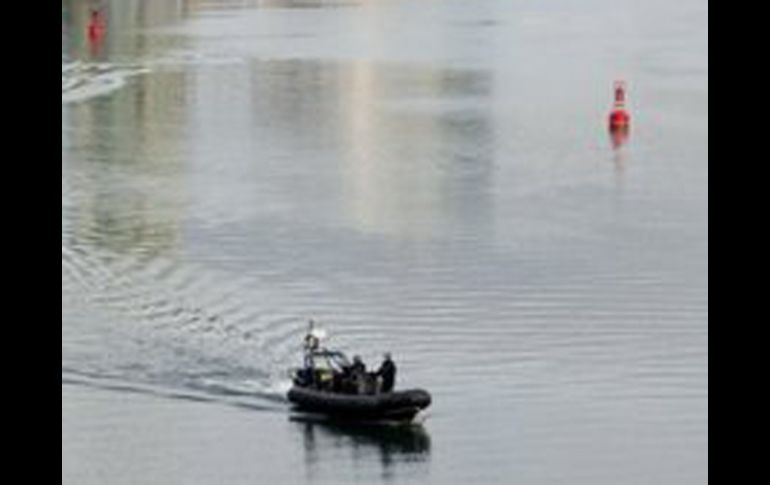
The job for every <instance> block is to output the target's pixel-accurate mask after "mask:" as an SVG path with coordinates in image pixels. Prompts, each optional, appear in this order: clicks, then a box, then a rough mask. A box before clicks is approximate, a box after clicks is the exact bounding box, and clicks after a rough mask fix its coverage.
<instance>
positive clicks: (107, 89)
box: [61, 62, 148, 105]
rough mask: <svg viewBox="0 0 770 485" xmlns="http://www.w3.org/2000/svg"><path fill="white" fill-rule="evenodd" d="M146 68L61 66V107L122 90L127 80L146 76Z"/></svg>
mask: <svg viewBox="0 0 770 485" xmlns="http://www.w3.org/2000/svg"><path fill="white" fill-rule="evenodd" d="M147 72H148V71H147V69H146V68H142V67H138V66H117V65H113V64H88V63H83V62H72V63H67V64H62V68H61V101H62V105H65V104H74V103H81V102H84V101H88V100H91V99H94V98H98V97H102V96H107V95H110V94H113V93H114V92H116V91H119V90H120V89H122V88H124V87H125V86H126V84H127V83H128V80H129V79H131V78H133V77H136V76H140V75H143V74H146V73H147Z"/></svg>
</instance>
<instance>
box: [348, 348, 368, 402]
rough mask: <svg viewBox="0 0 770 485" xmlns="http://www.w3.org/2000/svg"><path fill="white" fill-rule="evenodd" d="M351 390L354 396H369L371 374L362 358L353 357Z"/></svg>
mask: <svg viewBox="0 0 770 485" xmlns="http://www.w3.org/2000/svg"><path fill="white" fill-rule="evenodd" d="M349 376H350V383H351V390H352V391H353V392H352V393H353V394H358V395H364V394H367V392H366V391H367V387H368V386H367V382H368V381H369V373H368V372H367V370H366V364H365V363H364V361H363V359H362V358H361V357H360V356H358V355H357V356H355V357H353V365H352V366H350V369H349Z"/></svg>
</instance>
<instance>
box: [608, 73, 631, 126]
mask: <svg viewBox="0 0 770 485" xmlns="http://www.w3.org/2000/svg"><path fill="white" fill-rule="evenodd" d="M630 128H631V115H630V114H629V112H628V110H627V109H626V83H625V82H623V81H618V82H616V83H615V104H614V106H613V108H612V112H611V113H610V130H611V131H614V130H628V129H630Z"/></svg>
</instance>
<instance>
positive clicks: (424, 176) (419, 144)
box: [62, 0, 708, 485]
mask: <svg viewBox="0 0 770 485" xmlns="http://www.w3.org/2000/svg"><path fill="white" fill-rule="evenodd" d="M95 8H96V9H99V11H100V12H101V13H100V14H99V15H98V16H97V17H96V18H92V17H91V11H92V10H93V9H95ZM619 78H623V79H625V80H627V81H628V83H629V97H630V109H631V110H632V112H633V115H634V126H633V132H632V134H631V138H630V139H629V140H628V142H627V144H626V145H625V146H623V147H621V148H615V147H613V145H612V143H611V140H610V139H609V137H608V134H607V132H606V129H605V120H606V115H607V113H608V111H609V108H610V103H611V100H612V83H613V81H614V80H616V79H619ZM310 318H315V319H317V320H319V321H321V322H323V325H324V327H325V328H326V329H327V330H329V331H330V333H331V336H332V337H331V340H330V344H332V345H334V346H336V347H340V348H342V349H344V350H347V351H349V352H351V353H360V354H362V355H363V356H364V357H365V359H366V360H367V361H368V362H369V363H371V364H376V363H377V362H378V359H379V358H380V355H381V354H382V352H383V351H392V352H393V353H394V354H395V358H396V360H397V361H398V363H399V365H400V368H401V375H400V384H401V385H402V386H405V387H425V388H428V389H429V390H431V391H432V393H433V394H434V398H435V406H434V408H433V409H432V411H431V413H430V415H429V417H428V420H427V421H426V423H425V424H424V426H422V427H416V428H413V429H390V428H374V429H368V428H367V429H351V428H341V427H337V426H331V425H326V424H318V423H307V422H298V421H295V420H293V419H291V417H290V413H289V410H288V407H287V405H286V404H285V402H284V401H283V394H284V392H285V390H286V388H287V379H286V369H287V368H289V367H291V366H293V365H296V364H298V363H299V359H300V355H299V351H300V344H301V337H302V335H303V332H304V330H305V328H306V322H307V321H308V319H310ZM707 468H708V5H707V2H706V1H705V0H683V1H679V2H668V1H663V0H650V1H645V2H638V1H634V0H612V1H610V0H582V1H576V0H554V1H549V2H539V1H534V0H475V1H473V2H471V1H466V0H368V1H367V0H349V1H346V0H342V1H339V0H329V1H326V0H301V1H300V0H241V1H234V0H227V1H225V0H223V1H214V0H206V1H195V2H193V1H187V0H175V1H171V0H152V1H150V0H120V1H118V0H115V1H107V0H104V1H102V2H100V3H97V2H88V1H82V0H63V1H62V483H63V484H78V485H90V484H105V483H109V484H139V483H141V484H164V485H168V484H177V483H178V484H215V483H228V484H246V483H249V484H254V483H265V484H272V483H286V484H295V483H296V484H304V483H313V484H353V483H367V484H376V483H398V484H402V483H404V484H412V483H413V484H417V483H419V484H427V483H433V484H467V483H484V484H496V483H500V484H510V483H524V484H535V485H539V484H563V483H571V484H587V485H588V484H590V485H602V484H608V485H609V484H613V485H616V484H650V483H655V484H672V485H673V484H676V485H682V484H703V483H707V482H708V472H707Z"/></svg>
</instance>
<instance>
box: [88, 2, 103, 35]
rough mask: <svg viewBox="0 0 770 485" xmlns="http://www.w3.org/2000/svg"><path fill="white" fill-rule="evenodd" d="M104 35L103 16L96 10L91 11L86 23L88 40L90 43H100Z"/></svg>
mask: <svg viewBox="0 0 770 485" xmlns="http://www.w3.org/2000/svg"><path fill="white" fill-rule="evenodd" d="M106 33H107V22H106V21H105V19H104V15H103V14H102V13H101V12H100V11H98V10H94V11H92V12H91V20H90V21H89V22H88V39H89V40H90V41H91V42H92V43H98V42H101V40H102V39H103V38H104V35H105V34H106Z"/></svg>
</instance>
